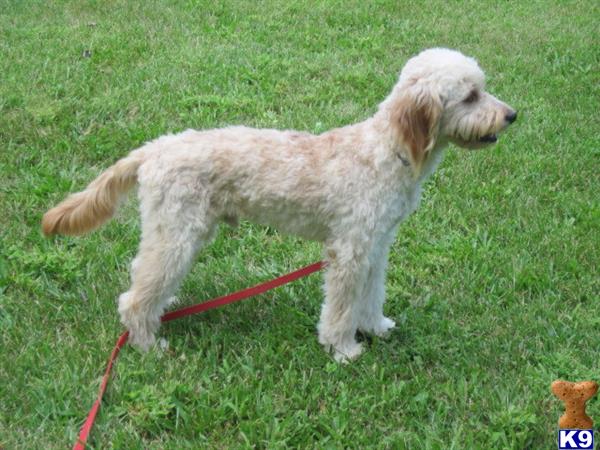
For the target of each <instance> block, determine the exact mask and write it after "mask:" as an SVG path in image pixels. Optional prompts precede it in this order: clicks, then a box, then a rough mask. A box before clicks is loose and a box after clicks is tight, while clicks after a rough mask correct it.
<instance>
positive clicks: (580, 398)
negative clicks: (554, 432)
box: [551, 380, 598, 430]
mask: <svg viewBox="0 0 600 450" xmlns="http://www.w3.org/2000/svg"><path fill="white" fill-rule="evenodd" d="M551 389H552V392H553V393H554V395H556V396H557V397H558V398H559V399H561V400H562V401H563V402H564V403H565V413H564V414H563V415H562V416H561V417H560V419H559V420H558V427H559V428H562V429H565V428H570V429H578V430H589V429H591V428H592V425H593V424H594V422H593V421H592V419H591V417H590V416H588V415H587V414H586V413H585V402H587V401H588V400H589V399H590V398H592V397H593V396H594V395H595V394H596V392H598V383H596V382H595V381H581V382H579V383H571V382H570V381H562V380H556V381H555V382H554V383H552V386H551Z"/></svg>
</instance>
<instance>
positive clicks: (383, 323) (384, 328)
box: [373, 317, 396, 338]
mask: <svg viewBox="0 0 600 450" xmlns="http://www.w3.org/2000/svg"><path fill="white" fill-rule="evenodd" d="M395 326H396V322H394V321H393V320H392V319H389V318H388V317H382V318H381V320H380V321H379V323H378V324H377V326H375V327H373V334H374V335H375V336H379V337H382V338H385V337H388V336H389V335H390V333H391V332H392V330H393V329H394V327H395Z"/></svg>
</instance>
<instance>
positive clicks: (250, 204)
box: [42, 49, 515, 360]
mask: <svg viewBox="0 0 600 450" xmlns="http://www.w3.org/2000/svg"><path fill="white" fill-rule="evenodd" d="M473 99H474V100H473ZM514 114H515V113H514V111H513V110H512V109H511V108H510V107H508V106H507V105H506V104H504V103H502V102H501V101H499V100H498V99H496V98H495V97H493V96H492V95H490V94H488V93H486V92H485V91H484V75H483V72H481V70H480V69H479V67H478V66H477V63H476V62H475V61H474V60H473V59H471V58H468V57H465V56H464V55H462V54H460V53H458V52H456V51H452V50H447V49H430V50H426V51H424V52H422V53H421V54H419V55H417V56H416V57H414V58H412V59H410V60H409V61H408V63H407V64H406V66H405V67H404V69H403V71H402V73H401V75H400V79H399V81H398V83H397V84H396V86H395V87H394V88H393V90H392V92H391V94H390V95H389V96H388V97H387V98H386V99H385V100H384V101H383V103H382V104H381V105H380V106H379V109H378V111H377V112H376V113H375V115H374V116H373V117H371V118H369V119H367V120H365V121H363V122H361V123H357V124H355V125H350V126H346V127H343V128H337V129H334V130H331V131H328V132H326V133H323V134H321V135H318V136H316V135H312V134H309V133H302V132H296V131H278V130H266V129H261V130H259V129H252V128H246V127H239V126H237V127H228V128H223V129H216V130H208V131H194V130H188V131H185V132H183V133H180V134H177V135H168V136H163V137H161V138H159V139H157V140H155V141H153V142H150V143H148V144H146V145H144V146H143V147H142V148H140V149H138V150H136V151H134V152H132V153H131V154H130V155H129V156H128V157H126V158H124V159H122V160H121V161H119V162H117V163H116V164H115V165H114V166H112V167H111V168H110V169H108V170H107V171H106V172H104V173H103V174H102V175H100V177H98V178H97V179H96V180H95V181H94V182H92V183H91V184H90V185H89V186H88V188H87V189H86V190H85V191H83V192H80V193H77V194H74V195H72V196H71V197H69V198H67V199H66V200H65V201H64V202H63V203H61V204H60V205H58V206H57V207H56V208H54V209H52V210H50V211H49V212H48V213H46V215H45V216H44V219H43V222H42V223H43V230H44V232H45V233H46V234H53V233H64V234H79V233H83V232H86V231H89V230H91V229H93V228H95V227H97V226H99V225H100V224H101V223H103V222H104V221H105V220H107V219H108V218H109V217H110V216H111V215H112V214H113V212H114V209H115V206H116V204H117V201H118V199H119V197H120V196H121V195H122V194H123V193H124V192H125V191H126V190H127V189H129V188H130V187H131V186H133V184H134V182H135V181H136V180H137V182H138V183H139V189H138V195H139V199H140V210H141V216H142V240H141V243H140V249H139V253H138V255H137V256H136V258H135V259H134V261H133V263H132V270H131V278H132V285H131V288H130V289H129V290H128V291H127V292H125V293H124V294H122V295H121V297H120V299H119V312H120V314H121V320H122V322H123V323H124V324H125V326H127V328H128V329H129V331H130V341H131V342H132V343H133V344H135V345H137V346H139V347H141V348H143V349H147V348H149V347H150V346H151V345H152V344H153V342H154V339H155V333H156V331H157V329H158V327H159V324H160V316H161V314H162V313H163V310H164V308H165V307H166V306H167V304H168V302H169V299H170V298H171V296H172V295H173V293H174V291H175V290H176V289H177V287H178V285H179V283H180V281H181V279H182V277H183V276H184V275H185V274H186V273H187V271H188V270H189V268H190V266H191V264H192V262H193V259H194V257H195V255H196V253H197V251H198V250H199V249H200V248H201V247H202V246H204V245H206V244H207V243H208V242H209V241H210V239H211V237H212V236H213V234H214V231H215V229H216V227H217V225H218V223H219V222H220V221H227V222H236V221H237V220H239V219H247V220H251V221H253V222H256V223H259V224H268V225H271V226H274V227H277V228H278V229H279V230H281V231H282V232H285V233H292V234H295V235H299V236H302V237H304V238H307V239H312V240H317V241H320V242H322V243H323V244H324V255H325V259H326V261H327V263H328V265H327V269H326V273H325V285H324V290H325V302H324V304H323V308H322V311H321V320H320V323H319V326H318V330H319V341H320V342H321V343H322V344H323V345H324V346H325V347H326V348H327V349H332V350H333V351H334V355H335V357H336V359H338V360H347V359H352V358H354V357H356V356H358V355H359V354H360V353H361V351H362V348H361V345H360V344H359V343H357V342H356V340H355V333H356V331H357V330H358V329H360V330H362V331H364V332H367V333H374V334H377V335H384V334H386V333H388V332H389V330H391V329H392V328H393V327H394V325H395V324H394V322H393V321H392V320H391V319H388V318H386V317H384V315H383V303H384V297H385V291H384V282H385V269H386V265H387V256H388V252H389V248H390V246H391V244H392V242H393V240H394V238H395V235H396V230H397V227H398V224H399V223H400V222H401V221H402V220H403V219H405V218H406V217H407V216H408V215H409V214H410V213H411V212H412V211H414V209H415V208H416V207H417V205H418V202H419V198H420V191H421V183H422V182H423V180H424V179H425V178H426V177H427V175H429V174H430V173H431V172H432V171H433V170H434V169H435V167H436V165H437V164H438V162H439V161H440V159H441V157H442V153H443V149H444V147H446V146H447V144H448V142H450V141H452V142H455V143H457V144H458V145H460V146H463V147H467V148H479V147H482V146H485V145H486V142H484V141H490V140H494V139H495V136H494V135H495V134H496V133H498V132H500V131H501V130H502V129H504V128H505V127H506V126H507V125H508V123H509V122H510V121H512V120H514ZM511 115H512V116H513V117H512V119H511V118H510V117H511Z"/></svg>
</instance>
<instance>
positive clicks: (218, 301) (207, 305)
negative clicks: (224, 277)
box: [73, 261, 325, 450]
mask: <svg viewBox="0 0 600 450" xmlns="http://www.w3.org/2000/svg"><path fill="white" fill-rule="evenodd" d="M323 267H325V263H324V262H322V261H320V262H317V263H314V264H311V265H310V266H306V267H303V268H302V269H298V270H296V271H294V272H292V273H288V274H287V275H283V276H281V277H279V278H275V279H274V280H271V281H267V282H265V283H261V284H259V285H257V286H254V287H250V288H247V289H243V290H241V291H238V292H234V293H233V294H229V295H225V296H223V297H218V298H215V299H213V300H209V301H207V302H204V303H198V304H197V305H193V306H188V307H187V308H182V309H180V310H177V311H172V312H170V313H167V314H165V315H164V316H162V317H161V321H162V322H169V321H171V320H175V319H180V318H181V317H185V316H190V315H192V314H197V313H199V312H202V311H206V310H208V309H213V308H218V307H219V306H224V305H227V304H229V303H234V302H239V301H240V300H244V299H246V298H249V297H254V296H255V295H259V294H262V293H263V292H267V291H270V290H271V289H275V288H276V287H279V286H282V285H284V284H287V283H291V282H292V281H294V280H297V279H298V278H303V277H306V276H308V275H310V274H311V273H315V272H318V271H319V270H321V269H322V268H323ZM128 337H129V331H126V332H125V333H123V334H122V335H121V336H119V339H117V342H116V344H115V347H114V348H113V351H112V353H111V354H110V358H108V364H107V365H106V370H105V371H104V376H103V377H102V382H101V383H100V389H98V396H97V397H96V401H95V402H94V404H93V405H92V409H90V412H89V414H88V416H87V418H86V419H85V422H84V424H83V426H82V427H81V430H80V432H79V438H78V439H77V442H76V443H75V446H74V447H73V450H84V449H85V446H86V443H87V440H88V437H89V434H90V431H91V430H92V427H93V426H94V420H95V419H96V414H97V413H98V410H99V409H100V403H101V402H102V396H103V395H104V391H105V390H106V385H107V384H108V379H109V377H110V370H111V369H112V366H113V363H114V362H115V360H116V359H117V356H119V351H120V350H121V348H123V346H124V345H125V343H126V342H127V338H128Z"/></svg>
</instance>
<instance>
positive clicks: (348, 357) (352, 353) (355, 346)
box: [332, 342, 364, 364]
mask: <svg viewBox="0 0 600 450" xmlns="http://www.w3.org/2000/svg"><path fill="white" fill-rule="evenodd" d="M332 350H333V359H335V360H336V362H339V363H342V364H348V363H349V362H350V361H352V360H354V359H356V358H358V357H359V356H360V354H361V353H362V352H363V350H364V348H363V345H362V344H360V343H358V342H353V343H351V344H350V343H349V344H345V345H341V346H337V347H333V346H332Z"/></svg>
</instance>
